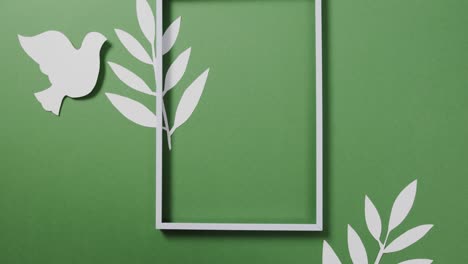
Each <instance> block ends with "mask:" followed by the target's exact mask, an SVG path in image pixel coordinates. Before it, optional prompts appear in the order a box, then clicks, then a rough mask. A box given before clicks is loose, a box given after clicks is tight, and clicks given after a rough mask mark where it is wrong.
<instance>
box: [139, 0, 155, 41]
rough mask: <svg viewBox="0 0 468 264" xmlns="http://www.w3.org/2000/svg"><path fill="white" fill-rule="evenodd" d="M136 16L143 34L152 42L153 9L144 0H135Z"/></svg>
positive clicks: (153, 28)
mask: <svg viewBox="0 0 468 264" xmlns="http://www.w3.org/2000/svg"><path fill="white" fill-rule="evenodd" d="M137 17H138V23H139V24H140V28H141V31H142V32H143V35H145V37H146V39H147V40H148V41H149V42H150V43H151V44H153V43H154V40H155V39H154V36H155V19H154V15H153V11H152V10H151V7H150V5H149V4H148V2H147V1H146V0H137Z"/></svg>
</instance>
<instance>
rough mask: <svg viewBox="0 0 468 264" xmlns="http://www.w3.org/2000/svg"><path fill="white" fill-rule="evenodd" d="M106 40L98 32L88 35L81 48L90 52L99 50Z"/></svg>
mask: <svg viewBox="0 0 468 264" xmlns="http://www.w3.org/2000/svg"><path fill="white" fill-rule="evenodd" d="M106 41H107V38H106V37H105V36H104V35H102V34H101V33H98V32H91V33H88V34H87V35H86V37H85V39H84V41H83V45H82V47H83V48H85V49H91V50H98V51H99V50H100V49H101V47H102V45H104V42H106Z"/></svg>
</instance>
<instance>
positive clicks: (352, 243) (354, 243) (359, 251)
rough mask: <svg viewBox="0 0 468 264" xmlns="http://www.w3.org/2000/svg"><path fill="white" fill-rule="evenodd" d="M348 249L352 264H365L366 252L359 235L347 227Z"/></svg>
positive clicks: (366, 261)
mask: <svg viewBox="0 0 468 264" xmlns="http://www.w3.org/2000/svg"><path fill="white" fill-rule="evenodd" d="M348 249H349V255H350V256H351V260H352V261H353V264H367V263H368V260H367V252H366V248H365V247H364V244H363V243H362V240H361V238H360V237H359V235H358V234H357V233H356V231H354V229H353V228H352V227H351V226H350V225H348Z"/></svg>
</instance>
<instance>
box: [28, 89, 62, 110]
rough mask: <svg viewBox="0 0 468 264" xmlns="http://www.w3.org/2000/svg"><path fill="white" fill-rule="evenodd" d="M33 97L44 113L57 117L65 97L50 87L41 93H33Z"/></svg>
mask: <svg viewBox="0 0 468 264" xmlns="http://www.w3.org/2000/svg"><path fill="white" fill-rule="evenodd" d="M34 96H36V99H37V100H38V101H39V102H40V103H41V104H42V107H43V108H44V109H45V110H46V111H49V112H52V113H54V114H55V115H59V113H60V107H61V106H62V101H63V98H64V97H65V96H64V95H63V93H61V92H60V90H59V89H55V88H54V87H53V86H52V87H50V88H48V89H46V90H44V91H42V92H38V93H35V94H34Z"/></svg>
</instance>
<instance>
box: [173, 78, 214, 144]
mask: <svg viewBox="0 0 468 264" xmlns="http://www.w3.org/2000/svg"><path fill="white" fill-rule="evenodd" d="M209 72H210V69H207V70H206V71H205V72H203V73H202V74H201V75H200V76H199V77H198V78H197V79H196V80H195V81H194V82H193V83H192V84H191V85H190V86H189V87H188V88H187V89H186V90H185V92H184V94H183V95H182V98H181V99H180V102H179V105H178V106H177V110H176V114H175V121H174V125H173V127H172V129H171V132H170V134H171V135H172V134H173V133H174V131H175V130H176V129H177V128H178V127H180V126H181V125H183V124H184V123H185V122H186V121H187V120H188V119H189V117H190V116H191V115H192V113H193V111H194V110H195V108H196V107H197V104H198V102H199V101H200V97H201V95H202V93H203V89H204V88H205V84H206V80H207V78H208V73H209Z"/></svg>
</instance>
